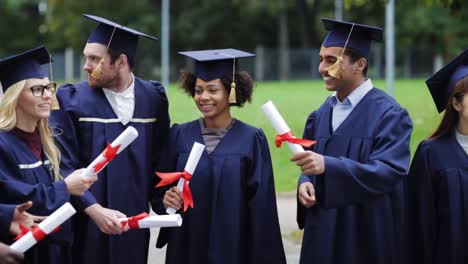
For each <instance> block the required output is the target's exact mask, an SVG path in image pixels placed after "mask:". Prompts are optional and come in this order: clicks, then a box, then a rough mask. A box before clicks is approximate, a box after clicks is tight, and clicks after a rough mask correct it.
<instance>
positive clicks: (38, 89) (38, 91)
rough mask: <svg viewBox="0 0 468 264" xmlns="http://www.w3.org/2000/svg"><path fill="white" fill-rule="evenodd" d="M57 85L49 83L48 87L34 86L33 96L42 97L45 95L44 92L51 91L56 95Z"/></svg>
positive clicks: (32, 89)
mask: <svg viewBox="0 0 468 264" xmlns="http://www.w3.org/2000/svg"><path fill="white" fill-rule="evenodd" d="M56 87H57V84H56V83H49V84H47V85H34V86H33V87H31V88H29V89H31V92H32V94H33V96H35V97H40V96H43V95H44V90H47V91H49V92H50V93H51V94H54V93H55V90H56Z"/></svg>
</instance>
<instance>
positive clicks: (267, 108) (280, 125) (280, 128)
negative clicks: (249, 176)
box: [262, 101, 304, 154]
mask: <svg viewBox="0 0 468 264" xmlns="http://www.w3.org/2000/svg"><path fill="white" fill-rule="evenodd" d="M262 110H263V112H264V113H265V115H266V116H267V118H268V120H270V122H271V124H272V125H273V127H274V128H275V130H276V132H278V134H279V135H283V134H286V133H288V132H290V131H291V130H290V129H289V127H288V125H287V124H286V121H284V119H283V117H282V116H281V114H280V113H279V112H278V109H276V107H275V105H274V104H273V103H272V102H271V101H268V102H266V103H265V104H264V105H262ZM286 144H287V145H288V147H289V149H290V150H291V151H292V153H293V154H297V153H299V152H303V151H304V148H303V147H302V146H301V145H299V144H294V143H291V142H286Z"/></svg>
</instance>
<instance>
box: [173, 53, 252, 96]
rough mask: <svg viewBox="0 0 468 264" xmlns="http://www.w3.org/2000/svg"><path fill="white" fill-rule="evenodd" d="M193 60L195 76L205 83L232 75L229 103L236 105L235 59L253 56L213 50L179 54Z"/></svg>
mask: <svg viewBox="0 0 468 264" xmlns="http://www.w3.org/2000/svg"><path fill="white" fill-rule="evenodd" d="M179 54H182V55H184V56H187V57H190V58H192V59H194V60H195V76H197V78H200V79H202V80H203V81H205V82H209V81H212V80H216V79H219V78H221V77H224V76H230V75H231V74H232V83H231V91H230V93H229V103H234V104H235V103H236V83H235V78H234V75H235V73H236V72H237V69H238V68H239V62H238V60H237V59H240V58H248V57H254V56H255V54H252V53H248V52H245V51H241V50H236V49H214V50H197V51H184V52H179Z"/></svg>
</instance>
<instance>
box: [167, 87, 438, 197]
mask: <svg viewBox="0 0 468 264" xmlns="http://www.w3.org/2000/svg"><path fill="white" fill-rule="evenodd" d="M373 82H374V85H375V86H377V87H379V88H381V89H382V90H385V89H386V85H385V82H384V81H380V80H377V81H373ZM395 87H396V99H397V101H398V102H399V103H400V104H401V105H402V106H404V107H405V108H406V109H407V110H408V112H409V113H410V116H411V119H412V120H413V125H414V131H413V134H412V139H411V151H412V153H414V151H415V150H416V147H417V145H418V144H419V142H420V141H421V140H423V139H425V138H427V137H428V136H429V134H430V133H431V132H433V130H434V129H435V127H436V126H437V125H438V122H439V120H440V116H439V115H438V113H437V111H436V108H435V106H434V105H433V102H432V98H431V96H430V94H429V92H428V90H427V88H426V86H425V84H424V81H423V80H398V81H396V83H395ZM329 94H330V93H329V92H327V91H326V89H325V88H324V86H323V83H322V81H289V82H260V83H258V84H257V85H256V87H255V90H254V96H253V101H252V103H251V104H247V105H245V107H244V108H240V109H238V108H232V109H231V112H232V115H233V116H234V117H236V118H238V119H239V120H242V121H244V122H247V123H249V124H251V125H253V126H256V127H260V128H262V129H263V130H264V132H265V134H266V136H267V138H268V141H269V145H270V152H271V156H272V159H273V169H274V173H275V184H276V190H277V191H278V192H291V191H294V190H295V188H296V185H297V179H298V176H299V173H300V171H299V169H298V168H297V166H296V165H295V164H293V163H291V162H290V161H289V158H290V157H291V156H292V154H291V152H290V151H289V149H288V148H287V147H286V146H283V147H282V148H280V149H278V148H276V146H275V145H274V137H275V135H276V132H275V131H274V129H273V127H272V125H271V124H270V123H269V121H268V120H267V119H266V117H265V116H264V114H263V112H262V111H261V109H260V107H261V105H263V104H264V103H265V102H267V101H268V100H272V101H273V103H274V104H275V106H276V107H277V108H278V110H279V111H280V113H281V115H282V116H283V118H284V119H285V120H286V122H287V123H288V125H289V127H290V128H291V130H292V131H293V133H294V134H295V135H298V136H301V135H302V131H303V129H304V123H305V119H306V117H307V116H308V114H309V113H310V112H311V111H313V110H314V109H317V108H318V107H319V106H320V105H321V104H322V103H323V101H324V100H325V99H326V98H327V96H328V95H329ZM169 101H170V114H171V120H172V123H183V122H188V121H191V120H194V119H196V118H199V117H201V114H200V112H199V111H198V109H197V108H196V106H195V104H194V103H193V100H192V98H190V97H188V96H187V95H186V94H184V93H183V92H182V91H181V90H179V89H176V87H175V86H171V87H170V90H169Z"/></svg>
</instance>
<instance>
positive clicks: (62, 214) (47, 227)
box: [10, 203, 76, 253]
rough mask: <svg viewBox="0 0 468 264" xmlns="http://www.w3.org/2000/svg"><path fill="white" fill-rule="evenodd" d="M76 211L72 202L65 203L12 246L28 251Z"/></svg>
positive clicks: (22, 251) (18, 249)
mask: <svg viewBox="0 0 468 264" xmlns="http://www.w3.org/2000/svg"><path fill="white" fill-rule="evenodd" d="M75 213H76V211H75V208H73V206H72V205H71V204H70V203H65V204H64V205H62V206H61V207H60V208H59V209H57V210H55V212H53V213H52V214H51V215H49V216H48V217H47V218H46V219H44V221H42V222H40V223H39V225H38V226H37V227H35V228H34V229H33V230H31V231H29V232H28V233H26V234H25V235H24V236H22V237H21V238H20V239H18V240H17V241H16V242H15V243H13V244H12V245H11V246H10V248H11V249H13V250H15V251H17V252H20V253H24V252H26V251H27V250H28V249H30V248H31V247H33V246H34V245H35V244H36V243H37V242H39V241H40V240H41V239H42V238H43V237H44V236H45V235H48V234H50V233H51V232H52V231H54V230H55V229H56V228H57V227H59V226H60V225H61V224H63V222H65V221H67V220H68V219H69V218H70V217H71V216H72V215H74V214H75Z"/></svg>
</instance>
